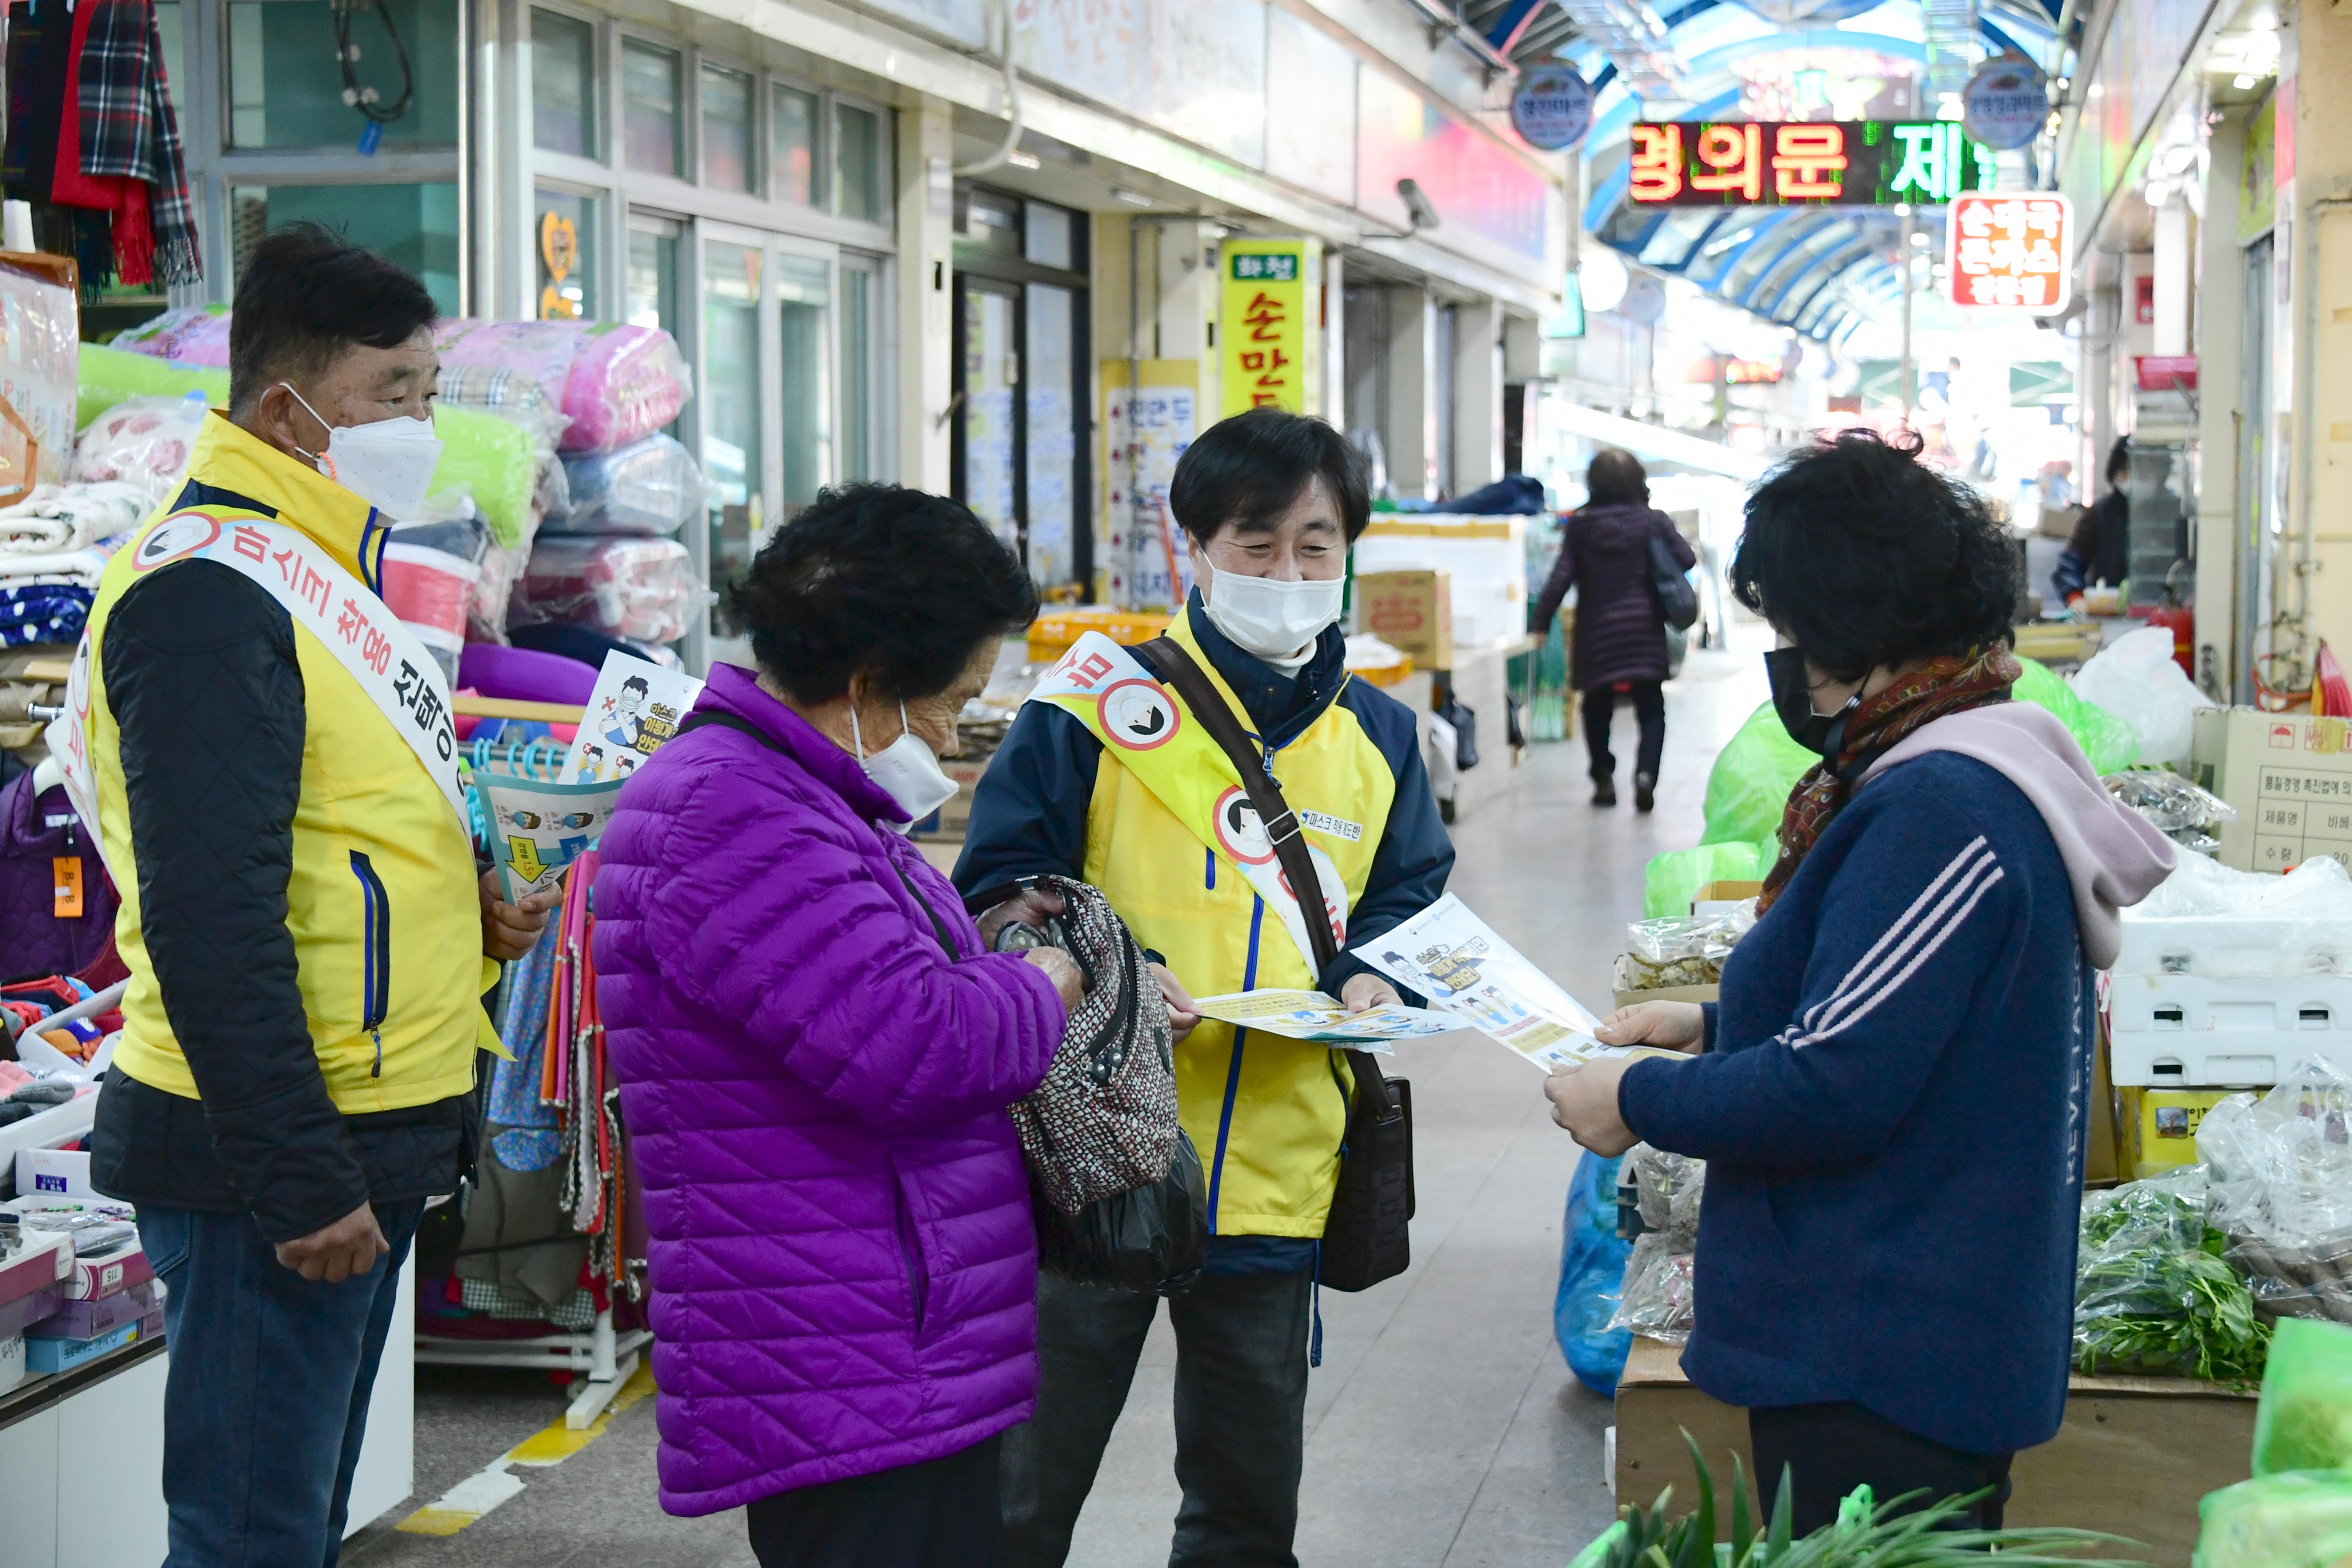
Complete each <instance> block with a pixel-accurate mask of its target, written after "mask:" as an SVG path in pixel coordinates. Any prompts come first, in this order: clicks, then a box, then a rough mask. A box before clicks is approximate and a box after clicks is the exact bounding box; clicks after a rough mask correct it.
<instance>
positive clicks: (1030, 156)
mask: <svg viewBox="0 0 2352 1568" xmlns="http://www.w3.org/2000/svg"><path fill="white" fill-rule="evenodd" d="M1004 161H1005V162H1006V163H1010V164H1012V165H1013V167H1014V168H1016V169H1042V168H1044V167H1045V165H1044V164H1043V163H1039V162H1038V161H1037V154H1036V153H1024V152H1023V151H1022V150H1021V149H1020V148H1018V147H1015V148H1014V149H1013V151H1012V152H1010V153H1006V154H1004Z"/></svg>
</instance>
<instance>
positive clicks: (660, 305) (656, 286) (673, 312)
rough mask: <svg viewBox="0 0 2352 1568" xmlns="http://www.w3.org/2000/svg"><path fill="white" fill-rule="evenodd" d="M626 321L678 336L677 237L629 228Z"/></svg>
mask: <svg viewBox="0 0 2352 1568" xmlns="http://www.w3.org/2000/svg"><path fill="white" fill-rule="evenodd" d="M629 323H630V325H632V326H638V327H659V328H660V329H661V330H662V331H666V332H667V333H669V334H670V335H671V336H672V337H676V336H677V235H675V234H671V233H666V232H663V233H656V232H648V231H646V230H644V229H631V230H630V231H629Z"/></svg>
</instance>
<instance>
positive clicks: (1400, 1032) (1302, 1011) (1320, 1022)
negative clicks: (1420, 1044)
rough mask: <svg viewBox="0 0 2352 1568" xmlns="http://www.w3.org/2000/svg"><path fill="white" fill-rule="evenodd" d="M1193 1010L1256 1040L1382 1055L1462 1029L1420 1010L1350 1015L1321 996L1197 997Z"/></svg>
mask: <svg viewBox="0 0 2352 1568" xmlns="http://www.w3.org/2000/svg"><path fill="white" fill-rule="evenodd" d="M1192 1005H1193V1006H1194V1007H1195V1008H1196V1009H1198V1010H1199V1012H1200V1015H1201V1016H1202V1017H1203V1018H1216V1019H1220V1020H1222V1021H1223V1022H1224V1023H1228V1024H1235V1025H1239V1026H1242V1027H1243V1028H1246V1029H1251V1030H1255V1031H1256V1032H1258V1033H1260V1034H1267V1035H1280V1036H1282V1037H1284V1038H1286V1039H1292V1040H1311V1041H1313V1042H1315V1043H1316V1044H1318V1045H1325V1046H1348V1047H1353V1048H1355V1049H1358V1050H1370V1051H1375V1052H1379V1053H1381V1054H1383V1055H1385V1054H1387V1052H1388V1047H1389V1042H1390V1041H1391V1040H1417V1039H1420V1038H1422V1037H1423V1036H1427V1035H1447V1034H1452V1033H1453V1032H1454V1030H1456V1029H1459V1028H1461V1027H1462V1021H1461V1020H1460V1019H1459V1018H1454V1017H1451V1016H1447V1015H1445V1014H1443V1013H1431V1012H1425V1011H1423V1009H1421V1008H1419V1007H1368V1008H1366V1009H1365V1010H1364V1011H1363V1012H1360V1013H1350V1012H1349V1011H1348V1005H1347V1004H1346V1003H1345V1002H1341V1001H1339V1000H1337V999H1336V998H1334V997H1331V996H1329V995H1327V994H1324V993H1323V992H1320V991H1271V990H1268V991H1236V992H1234V993H1232V994H1229V995H1224V996H1202V997H1199V998H1196V999H1195V1000H1194V1002H1193V1004H1192Z"/></svg>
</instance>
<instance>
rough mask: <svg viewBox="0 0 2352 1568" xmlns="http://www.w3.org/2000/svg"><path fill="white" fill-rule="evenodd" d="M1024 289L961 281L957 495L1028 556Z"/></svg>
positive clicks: (985, 281)
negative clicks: (1022, 398)
mask: <svg viewBox="0 0 2352 1568" xmlns="http://www.w3.org/2000/svg"><path fill="white" fill-rule="evenodd" d="M1020 309H1021V290H1020V289H1018V288H1017V287H1015V286H1014V285H1012V284H1007V283H1000V282H996V281H994V280H992V279H980V278H965V279H961V288H960V289H959V290H958V292H957V297H956V363H955V369H956V387H955V391H956V399H957V420H956V430H955V436H956V439H955V449H954V454H953V471H954V476H955V489H956V493H957V494H958V495H960V496H961V497H962V498H963V501H964V504H965V505H966V506H969V507H971V510H973V511H974V512H976V513H978V514H979V517H980V520H981V521H982V522H984V523H986V524H988V526H989V527H991V528H992V529H994V530H995V531H996V536H997V538H999V539H1001V540H1003V542H1004V544H1005V547H1006V548H1007V549H1009V550H1011V551H1012V552H1013V553H1014V554H1016V555H1022V556H1024V559H1025V556H1026V549H1025V546H1026V543H1027V541H1026V539H1025V538H1024V533H1025V531H1024V528H1023V526H1022V508H1021V495H1020V488H1021V487H1020V467H1021V466H1020V464H1019V463H1018V462H1017V461H1016V460H1015V458H1016V454H1018V453H1019V452H1020V451H1021V448H1022V429H1021V426H1022V424H1023V417H1022V416H1023V413H1024V410H1023V408H1022V406H1021V405H1020V403H1019V402H1018V401H1017V400H1016V398H1015V397H1014V393H1015V392H1016V390H1017V389H1018V388H1019V386H1020V383H1021V354H1020V351H1019V349H1018V348H1017V347H1016V346H1015V345H1016V344H1017V343H1018V342H1019V341H1020V339H1019V337H1018V335H1017V332H1018V328H1019V324H1020V323H1019V321H1018V318H1019V315H1020Z"/></svg>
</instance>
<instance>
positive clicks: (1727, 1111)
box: [1547, 431, 2173, 1534]
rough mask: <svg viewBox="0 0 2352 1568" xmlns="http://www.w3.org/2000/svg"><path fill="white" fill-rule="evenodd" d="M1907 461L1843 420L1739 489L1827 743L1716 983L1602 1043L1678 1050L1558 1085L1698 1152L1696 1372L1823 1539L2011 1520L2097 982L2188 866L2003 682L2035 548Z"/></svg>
mask: <svg viewBox="0 0 2352 1568" xmlns="http://www.w3.org/2000/svg"><path fill="white" fill-rule="evenodd" d="M1915 440H1916V438H1915ZM2017 574H2018V568H2017V563H2016V554H2015V551H2014V547H2013V545H2012V544H2011V541H2010V538H2009V535H2008V531H2007V530H2006V528H2005V527H2004V526H2003V525H2001V524H2000V523H1999V522H1997V521H1995V520H1994V519H1993V517H1992V516H1991V514H1990V512H1989V511H1988V510H1986V508H1985V506H1984V503H1983V501H1982V500H1980V499H1979V497H1978V496H1977V494H1976V493H1975V492H1974V491H1973V490H1971V489H1968V488H1966V487H1965V486H1963V485H1961V484H1959V483H1958V482H1956V481H1952V480H1949V479H1945V478H1943V477H1942V476H1940V475H1938V474H1937V473H1936V472H1934V471H1933V470H1932V469H1930V468H1927V467H1926V466H1925V465H1923V464H1921V463H1919V462H1918V461H1916V445H1913V446H1891V445H1888V444H1886V443H1884V442H1882V441H1881V440H1880V439H1879V438H1878V437H1876V436H1874V435H1872V434H1870V433H1869V432H1866V431H1849V432H1847V433H1846V434H1844V435H1843V436H1841V437H1838V438H1837V440H1836V441H1835V442H1833V443H1831V444H1829V445H1825V446H1820V447H1813V448H1811V449H1810V450H1808V451H1805V452H1802V453H1800V454H1799V455H1798V456H1796V457H1794V458H1790V460H1789V461H1788V462H1787V463H1785V464H1784V465H1782V467H1781V468H1780V470H1779V471H1778V472H1777V473H1775V474H1773V475H1772V476H1771V477H1770V478H1769V479H1767V480H1766V481H1765V482H1764V484H1763V485H1762V486H1761V487H1759V489H1757V491H1756V493H1755V494H1754V496H1753V497H1752V498H1750V500H1748V531H1747V534H1746V536H1745V537H1744V538H1743V539H1742V540H1741V542H1740V545H1739V552H1738V556H1737V558H1736V559H1735V560H1734V562H1733V563H1732V568H1731V578H1732V589H1733V592H1735V593H1736V594H1738V595H1739V599H1740V602H1741V603H1742V604H1744V605H1748V607H1749V608H1750V609H1753V610H1755V611H1757V612H1758V613H1759V614H1760V615H1761V616H1764V618H1765V619H1766V620H1768V621H1769V622H1770V623H1771V625H1772V626H1773V629H1774V630H1775V631H1777V632H1778V633H1779V634H1780V647H1778V648H1776V649H1775V650H1774V651H1773V652H1771V653H1770V654H1769V655H1767V656H1766V667H1767V671H1768V673H1769V677H1770V680H1771V689H1772V701H1773V705H1774V707H1775V708H1776V709H1778V710H1779V712H1780V721H1781V722H1782V724H1783V725H1785V726H1786V727H1787V729H1788V731H1789V733H1790V736H1791V737H1792V738H1793V739H1795V741H1796V742H1797V743H1798V744H1800V745H1801V746H1803V747H1805V748H1806V749H1807V750H1809V751H1812V752H1818V753H1820V755H1821V758H1822V761H1821V763H1820V764H1819V765H1817V766H1816V767H1814V768H1813V769H1812V770H1811V772H1809V773H1806V774H1805V775H1804V776H1803V777H1802V778H1801V779H1800V780H1799V781H1798V783H1797V785H1796V787H1795V789H1794V790H1792V791H1791V792H1790V796H1789V807H1788V813H1787V816H1786V818H1785V820H1784V821H1783V822H1782V824H1781V826H1780V860H1779V862H1778V863H1777V864H1776V865H1775V866H1774V867H1773V868H1772V871H1771V874H1770V875H1769V877H1768V878H1767V879H1766V880H1765V883H1764V891H1763V895H1762V897H1761V898H1759V900H1758V907H1759V909H1760V910H1762V911H1763V915H1762V918H1761V919H1759V921H1757V923H1756V926H1755V929H1754V930H1752V931H1749V932H1748V935H1747V937H1746V938H1744V939H1743V940H1742V941H1741V942H1740V943H1739V946H1738V949H1737V950H1736V951H1735V952H1733V954H1732V956H1731V958H1730V959H1729V961H1728V962H1727V963H1726V964H1725V965H1724V971H1723V986H1722V1000H1721V1002H1720V1003H1719V1004H1709V1005H1706V1006H1705V1007H1700V1006H1696V1005H1690V1004H1686V1003H1665V1002H1651V1003H1644V1004H1641V1005H1636V1006H1633V1007H1628V1008H1624V1009H1622V1010H1621V1011H1619V1012H1617V1013H1615V1014H1612V1016H1610V1017H1609V1018H1608V1019H1607V1020H1606V1021H1605V1022H1604V1024H1603V1026H1602V1027H1601V1031H1600V1037H1601V1039H1602V1040H1603V1041H1605V1042H1607V1043H1609V1044H1612V1045H1631V1044H1641V1043H1646V1044H1649V1045H1653V1046H1661V1047H1668V1048H1669V1049H1672V1050H1675V1051H1682V1052H1688V1053H1691V1054H1690V1055H1689V1056H1688V1057H1687V1058H1685V1059H1680V1060H1676V1059H1670V1058H1648V1059H1639V1060H1633V1061H1631V1062H1630V1063H1629V1062H1628V1061H1626V1060H1622V1059H1620V1060H1613V1061H1607V1062H1601V1063H1595V1064H1592V1065H1589V1066H1585V1067H1582V1068H1573V1069H1566V1070H1562V1071H1560V1072H1558V1073H1556V1074H1554V1076H1553V1077H1552V1078H1551V1079H1549V1082H1548V1084H1547V1092H1548V1093H1549V1095H1550V1097H1551V1100H1552V1101H1553V1106H1554V1112H1553V1114H1554V1117H1555V1119H1556V1120H1557V1121H1559V1123H1560V1125H1561V1126H1563V1127H1566V1128H1567V1129H1569V1131H1570V1132H1572V1133H1573V1134H1574V1135H1575V1137H1576V1141H1577V1142H1580V1143H1581V1144H1583V1145H1584V1146H1585V1147H1586V1148H1587V1149H1590V1150H1592V1151H1594V1152H1597V1153H1600V1154H1601V1155H1604V1156H1605V1155H1609V1154H1614V1153H1618V1152H1622V1151H1623V1150H1624V1149H1626V1148H1627V1147H1629V1146H1630V1145H1631V1144H1632V1143H1633V1142H1634V1141H1635V1140H1636V1139H1645V1140H1647V1141H1648V1142H1651V1143H1652V1144H1654V1145H1655V1146H1656V1147H1658V1148H1661V1149H1665V1150H1670V1151H1673V1152H1676V1153H1681V1154H1689V1155H1694V1156H1696V1157H1698V1158H1701V1159H1704V1160H1706V1161H1707V1162H1708V1165H1707V1173H1706V1203H1705V1205H1703V1206H1702V1208H1701V1211H1700V1216H1699V1231H1698V1254H1697V1269H1696V1280H1697V1289H1698V1297H1697V1321H1696V1328H1695V1330H1694V1331H1693V1333H1692V1336H1691V1341H1690V1344H1689V1347H1688V1348H1687V1349H1686V1350H1685V1352H1684V1353H1683V1366H1684V1368H1685V1370H1686V1371H1687V1372H1688V1373H1690V1378H1691V1381H1692V1382H1693V1383H1694V1384H1697V1385H1698V1387H1699V1388H1701V1389H1702V1390H1704V1391H1705V1392H1706V1393H1708V1394H1713V1395H1714V1396H1715V1397H1716V1398H1717V1399H1722V1400H1726V1401H1728V1402H1729V1403H1731V1404H1733V1405H1742V1406H1745V1407H1746V1408H1747V1409H1748V1427H1749V1434H1750V1436H1751V1439H1752V1441H1753V1446H1754V1452H1755V1457H1756V1475H1757V1476H1758V1478H1759V1484H1760V1485H1762V1486H1763V1487H1764V1488H1765V1489H1766V1491H1767V1493H1768V1498H1769V1491H1770V1489H1772V1488H1774V1487H1775V1486H1777V1485H1778V1484H1779V1483H1780V1475H1781V1471H1782V1468H1783V1467H1784V1466H1785V1467H1787V1468H1788V1469H1789V1470H1790V1473H1791V1476H1792V1484H1793V1487H1794V1494H1793V1500H1792V1507H1793V1510H1794V1520H1795V1526H1796V1529H1797V1531H1798V1532H1799V1533H1800V1534H1802V1533H1803V1532H1805V1531H1809V1530H1812V1529H1815V1528H1817V1527H1819V1526H1821V1525H1823V1524H1826V1523H1828V1522H1829V1521H1832V1520H1833V1519H1834V1518H1835V1517H1836V1516H1837V1508H1838V1502H1839V1500H1840V1499H1842V1498H1843V1497H1844V1496H1845V1495H1846V1494H1847V1493H1849V1492H1851V1491H1852V1490H1853V1489H1854V1488H1855V1487H1856V1486H1858V1485H1861V1484H1863V1483H1864V1482H1867V1483H1869V1485H1870V1487H1871V1488H1872V1489H1873V1490H1874V1492H1875V1493H1876V1494H1877V1495H1878V1496H1879V1497H1880V1498H1881V1499H1887V1498H1892V1497H1895V1496H1898V1495H1900V1494H1903V1493H1906V1492H1910V1491H1913V1490H1916V1489H1926V1490H1927V1492H1928V1493H1929V1494H1930V1495H1931V1496H1932V1497H1933V1498H1936V1499H1939V1500H1940V1499H1942V1498H1945V1497H1949V1496H1953V1495H1957V1494H1963V1493H1970V1492H1975V1491H1978V1490H1979V1489H1991V1493H1992V1495H1991V1496H1990V1498H1989V1499H1988V1500H1985V1501H1983V1502H1981V1503H1979V1504H1978V1505H1977V1506H1976V1507H1975V1508H1974V1509H1973V1510H1970V1513H1971V1515H1972V1516H1973V1518H1974V1520H1975V1521H1976V1522H1977V1523H1979V1524H1981V1525H1983V1526H1985V1527H1988V1528H1990V1527H1997V1526H1998V1525H1999V1524H2000V1518H2001V1504H2002V1501H2003V1500H2005V1499H2006V1498H2007V1496H2008V1488H2009V1465H2010V1457H2011V1455H2012V1454H2014V1453H2015V1452H2016V1451H2017V1450H2018V1449H2020V1448H2028V1447H2032V1446H2033V1445H2035V1444H2037V1443H2042V1442H2046V1441H2048V1440H2049V1439H2050V1438H2051V1437H2052V1436H2055V1435H2056V1433H2057V1430H2058V1423H2059V1418H2060V1416H2061V1415H2062V1414H2063V1411H2064V1408H2065V1403H2066V1371H2067V1360H2068V1352H2069V1340H2070V1334H2071V1329H2072V1321H2073V1311H2074V1242H2075V1230H2076V1223H2077V1210H2078V1208H2079V1205H2080V1199H2081V1195H2082V1185H2083V1156H2084V1142H2083V1129H2084V1121H2085V1114H2084V1107H2085V1101H2086V1098H2087V1096H2088V1094H2089V1091H2090V1086H2091V1041H2092V1029H2093V1027H2094V1026H2095V1007H2096V1005H2097V1004H2096V999H2095V990H2094V986H2093V982H2094V980H2095V974H2094V971H2095V970H2098V969H2101V968H2104V967H2105V966H2106V965H2107V964H2109V963H2113V962H2114V961H2115V957H2116V949H2117V947H2118V945H2119V943H2120V941H2121V926H2120V924H2119V921H2118V916H2117V911H2118V910H2119V909H2121V908H2123V907H2125V906H2128V905H2131V904H2134V903H2137V902H2138V901H2139V900H2141V899H2142V898H2144V897H2145V896H2146V895H2147V893H2148V892H2149V890H2150V889H2153V888H2155V886H2156V885H2157V884H2158V882H2160V881H2162V880H2163V879H2164V878H2165V876H2166V875H2167V874H2168V872H2169V871H2170V870H2171V868H2172V864H2173V850H2172V846H2171V844H2170V843H2169V842H2168V840H2166V839H2165V837H2163V835H2161V834H2160V833H2158V831H2157V830H2156V829H2155V828H2154V827H2152V826H2149V825H2148V824H2147V821H2146V820H2145V819H2143V818H2142V817H2140V816H2137V814H2135V813H2133V812H2130V811H2128V810H2126V809H2124V808H2123V807H2121V806H2119V805H2116V803H2115V801H2114V800H2113V798H2112V797H2111V796H2109V795H2108V794H2107V793H2106V791H2105V789H2104V788H2102V787H2101V786H2100V784H2099V781H2098V778H2097V777H2096V776H2095V774H2094V773H2092V771H2091V766H2090V763H2088V762H2087V761H2085V760H2084V756H2083V753H2082V752H2081V751H2080V749H2078V748H2077V747H2076V745H2075V744H2074V738H2073V737H2072V736H2071V735H2069V734H2068V733H2067V731H2066V730H2065V728H2064V726H2063V725H2062V724H2060V723H2059V722H2058V721H2057V720H2055V719H2053V718H2052V717H2051V715H2050V714H2049V713H2048V712H2047V711H2046V710H2043V709H2041V708H2037V707H2035V706H2033V705H2032V704H2031V703H2025V702H2015V701H2011V700H2010V687H2011V683H2012V682H2014V681H2015V680H2016V679H2017V678H2018V675H2019V673H2020V671H2019V666H2018V663H2017V660H2016V659H2015V658H2012V657H2011V654H2010V653H2009V651H2008V648H2007V646H2006V642H2007V637H2008V632H2009V625H2010V614H2011V608H2012V607H2013V606H2014V605H2015V604H2016V602H2017Z"/></svg>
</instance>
